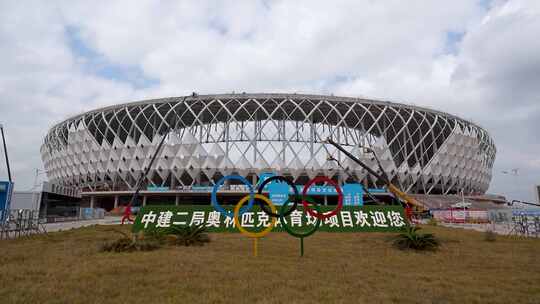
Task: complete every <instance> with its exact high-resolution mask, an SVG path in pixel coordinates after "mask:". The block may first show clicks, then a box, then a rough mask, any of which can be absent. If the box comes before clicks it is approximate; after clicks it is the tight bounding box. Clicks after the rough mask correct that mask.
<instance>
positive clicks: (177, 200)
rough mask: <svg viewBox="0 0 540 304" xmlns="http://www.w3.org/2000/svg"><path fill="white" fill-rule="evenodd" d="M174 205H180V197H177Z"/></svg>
mask: <svg viewBox="0 0 540 304" xmlns="http://www.w3.org/2000/svg"><path fill="white" fill-rule="evenodd" d="M174 204H175V205H176V206H178V205H180V195H176V197H175V198H174Z"/></svg>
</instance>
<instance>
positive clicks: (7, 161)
mask: <svg viewBox="0 0 540 304" xmlns="http://www.w3.org/2000/svg"><path fill="white" fill-rule="evenodd" d="M0 131H1V132H2V142H3V144H4V154H5V156H6V167H7V173H8V179H9V182H10V183H11V182H13V180H12V179H11V169H10V168H9V158H8V153H7V147H6V138H5V136H4V126H3V125H2V124H0Z"/></svg>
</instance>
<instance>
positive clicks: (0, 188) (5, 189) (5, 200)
mask: <svg viewBox="0 0 540 304" xmlns="http://www.w3.org/2000/svg"><path fill="white" fill-rule="evenodd" d="M12 190H13V183H10V182H6V181H1V182H0V221H4V219H5V215H6V212H4V211H7V210H9V207H10V203H11V191H12Z"/></svg>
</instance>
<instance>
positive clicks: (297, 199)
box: [257, 175, 302, 217]
mask: <svg viewBox="0 0 540 304" xmlns="http://www.w3.org/2000/svg"><path fill="white" fill-rule="evenodd" d="M274 180H282V181H284V182H286V183H287V184H288V185H289V186H290V187H292V188H293V191H294V203H293V204H292V206H291V207H290V209H289V210H287V211H286V212H285V213H283V216H287V215H289V214H291V213H293V211H294V210H296V207H297V206H298V204H299V203H301V202H302V198H301V197H300V194H299V193H298V189H297V188H296V186H295V185H294V184H293V182H291V181H290V180H288V179H286V178H285V177H284V176H281V175H275V176H272V177H270V178H267V179H265V180H264V181H263V182H262V184H260V185H259V189H257V193H258V194H262V191H263V189H264V186H266V184H268V183H269V182H271V181H274ZM287 196H289V195H288V194H287ZM287 200H289V198H287ZM258 204H259V207H261V210H262V211H264V213H266V214H268V215H269V216H272V217H280V216H282V215H281V214H277V213H273V212H272V210H268V207H267V206H266V205H265V204H263V203H262V202H258Z"/></svg>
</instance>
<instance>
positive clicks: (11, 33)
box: [0, 0, 540, 200]
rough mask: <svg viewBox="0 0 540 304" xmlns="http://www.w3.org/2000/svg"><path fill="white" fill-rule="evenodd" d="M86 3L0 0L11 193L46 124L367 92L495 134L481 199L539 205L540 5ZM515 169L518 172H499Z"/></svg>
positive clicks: (27, 170) (30, 177)
mask: <svg viewBox="0 0 540 304" xmlns="http://www.w3.org/2000/svg"><path fill="white" fill-rule="evenodd" d="M95 3H96V2H95V1H85V2H82V1H81V2H78V1H54V2H53V1H35V2H31V1H1V2H0V106H1V108H0V109H1V112H0V113H1V114H0V121H1V122H2V123H3V124H4V126H5V129H6V133H7V134H6V137H7V140H8V149H9V156H10V160H11V165H12V171H13V175H14V179H15V182H16V187H17V189H19V190H25V189H29V188H31V187H32V185H33V183H34V175H35V170H36V168H40V169H42V164H41V159H40V155H39V146H40V145H41V143H42V141H43V137H44V135H45V133H46V131H47V129H48V128H49V127H50V126H52V125H53V124H54V123H57V122H59V121H61V120H63V119H65V118H67V117H68V116H70V115H73V114H76V113H80V112H82V111H85V110H90V109H93V108H96V107H100V106H105V105H110V104H115V103H121V102H127V101H133V100H138V99H146V98H154V97H165V96H180V95H185V94H189V93H191V92H193V91H195V92H199V93H224V92H232V91H236V92H241V91H246V92H297V93H322V94H330V93H333V94H335V95H344V96H367V97H376V98H381V99H389V100H393V101H399V102H404V103H409V104H415V105H421V106H427V107H431V108H435V109H439V110H443V111H447V112H450V113H453V114H456V115H459V116H461V117H463V118H466V119H469V120H472V121H474V122H475V123H477V124H479V125H481V126H482V127H484V128H486V129H487V130H488V131H489V132H490V133H491V134H492V136H493V138H494V140H495V143H496V145H497V149H498V153H497V160H496V163H495V168H494V169H493V176H494V177H493V181H492V183H491V188H490V192H491V193H501V194H505V195H507V196H508V197H509V198H519V199H526V200H533V199H534V200H536V198H535V196H534V195H533V185H534V184H540V155H539V151H540V135H539V133H538V131H539V130H538V129H539V127H540V18H539V17H540V1H534V0H531V1H513V0H510V1H497V0H493V1H476V2H475V1H472V0H464V1H429V0H426V1H397V0H396V1H371V0H366V1H359V0H354V1H353V0H351V1H312V0H309V1H159V3H158V1H129V0H128V1H103V2H100V3H101V4H102V5H96V4H95ZM0 161H1V162H2V163H1V166H0V178H2V179H3V178H5V177H6V176H7V173H6V170H5V166H4V159H3V155H2V158H1V159H0ZM512 168H519V170H518V175H517V176H512V175H505V174H503V173H501V171H504V170H511V169H512ZM41 177H42V176H41Z"/></svg>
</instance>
